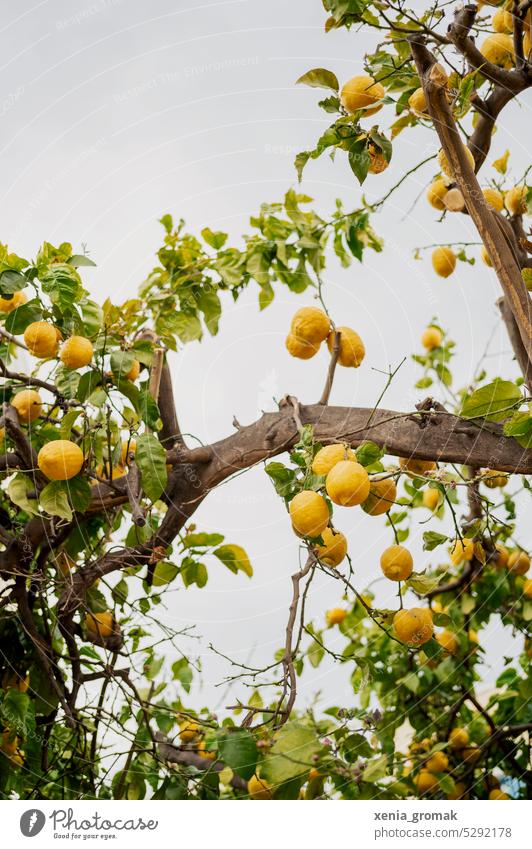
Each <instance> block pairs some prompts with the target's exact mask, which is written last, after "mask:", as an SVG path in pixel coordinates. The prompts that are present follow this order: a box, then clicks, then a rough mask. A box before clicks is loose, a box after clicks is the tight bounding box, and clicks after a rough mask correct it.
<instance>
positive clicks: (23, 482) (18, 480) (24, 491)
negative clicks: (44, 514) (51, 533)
mask: <svg viewBox="0 0 532 849" xmlns="http://www.w3.org/2000/svg"><path fill="white" fill-rule="evenodd" d="M29 492H35V486H34V485H33V483H32V482H31V481H30V480H29V478H27V477H25V476H24V475H22V474H17V475H15V477H14V478H13V479H12V480H10V481H9V484H8V487H7V495H8V497H9V499H10V500H11V501H12V502H13V504H16V505H17V507H20V508H21V510H24V511H25V512H26V513H29V514H30V515H37V513H38V512H39V510H38V501H37V499H36V498H28V493H29Z"/></svg>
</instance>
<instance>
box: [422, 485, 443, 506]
mask: <svg viewBox="0 0 532 849" xmlns="http://www.w3.org/2000/svg"><path fill="white" fill-rule="evenodd" d="M440 498H441V493H440V492H439V490H437V489H426V490H425V492H424V493H423V506H424V507H427V508H428V509H429V510H436V509H437V508H438V507H439V504H440Z"/></svg>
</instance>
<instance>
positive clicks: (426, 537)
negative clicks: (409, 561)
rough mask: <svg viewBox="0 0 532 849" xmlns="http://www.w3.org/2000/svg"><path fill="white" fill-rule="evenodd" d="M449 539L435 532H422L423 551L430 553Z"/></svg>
mask: <svg viewBox="0 0 532 849" xmlns="http://www.w3.org/2000/svg"><path fill="white" fill-rule="evenodd" d="M448 539H449V537H446V536H445V534H438V533H436V531H424V532H423V550H424V551H432V550H433V549H435V548H437V547H438V546H439V545H442V544H443V543H444V542H446V541H447V540H448Z"/></svg>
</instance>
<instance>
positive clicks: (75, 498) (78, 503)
mask: <svg viewBox="0 0 532 849" xmlns="http://www.w3.org/2000/svg"><path fill="white" fill-rule="evenodd" d="M65 484H66V488H67V490H68V496H69V498H70V503H71V504H72V507H73V508H74V510H76V511H77V512H78V513H84V512H85V510H87V508H88V506H89V504H90V503H91V498H92V490H91V487H90V484H89V483H88V481H87V480H85V478H83V477H81V476H80V475H76V477H75V478H70V480H68V481H65Z"/></svg>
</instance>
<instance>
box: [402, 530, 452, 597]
mask: <svg viewBox="0 0 532 849" xmlns="http://www.w3.org/2000/svg"><path fill="white" fill-rule="evenodd" d="M427 533H432V532H431V531H428V532H427ZM445 539H447V537H444V540H445ZM437 545H439V543H437ZM435 547H436V546H435V545H434V546H433V548H435ZM423 548H425V546H423ZM425 551H432V549H431V548H428V549H427V548H425ZM405 583H406V584H407V586H409V587H410V588H411V589H413V590H414V592H416V593H418V594H419V595H425V593H430V592H432V590H435V589H436V587H437V586H438V584H439V583H440V579H439V578H437V577H435V576H434V575H427V574H425V572H412V574H411V575H410V577H409V578H408V580H407V581H406V582H405Z"/></svg>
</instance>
